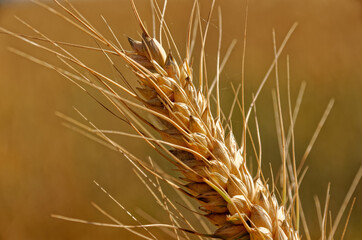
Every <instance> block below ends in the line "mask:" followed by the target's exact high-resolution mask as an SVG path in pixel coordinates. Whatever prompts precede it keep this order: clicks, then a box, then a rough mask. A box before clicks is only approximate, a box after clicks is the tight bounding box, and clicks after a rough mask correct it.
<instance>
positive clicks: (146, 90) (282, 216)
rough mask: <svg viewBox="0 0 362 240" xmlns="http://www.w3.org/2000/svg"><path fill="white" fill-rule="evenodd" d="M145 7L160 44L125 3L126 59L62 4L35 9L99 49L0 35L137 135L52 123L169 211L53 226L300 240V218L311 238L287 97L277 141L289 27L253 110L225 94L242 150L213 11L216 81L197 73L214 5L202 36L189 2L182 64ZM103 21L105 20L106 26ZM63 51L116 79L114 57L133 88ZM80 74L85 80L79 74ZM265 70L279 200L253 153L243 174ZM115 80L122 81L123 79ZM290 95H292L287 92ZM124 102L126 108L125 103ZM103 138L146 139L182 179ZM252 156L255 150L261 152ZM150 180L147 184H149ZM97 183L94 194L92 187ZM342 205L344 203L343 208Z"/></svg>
mask: <svg viewBox="0 0 362 240" xmlns="http://www.w3.org/2000/svg"><path fill="white" fill-rule="evenodd" d="M36 2H37V1H36ZM152 2H153V6H154V9H153V10H154V13H155V18H156V17H157V19H159V21H160V37H159V39H160V38H161V36H164V41H163V44H161V43H160V41H158V40H157V39H156V38H155V35H154V34H153V35H151V33H150V32H149V31H148V29H146V27H145V26H144V24H143V22H142V20H141V18H140V16H139V14H138V12H137V10H136V7H135V4H134V2H133V1H131V3H132V7H133V10H134V12H135V15H136V18H137V21H138V23H139V25H140V28H141V34H140V36H138V37H135V38H131V37H129V38H128V42H129V44H130V47H129V48H128V49H129V50H124V48H123V47H122V46H121V45H120V44H119V42H118V40H117V38H116V37H115V40H116V42H117V44H114V43H113V42H112V41H111V40H109V39H106V38H105V37H104V36H103V35H102V34H101V33H100V32H99V31H97V30H96V29H95V28H94V27H93V26H92V25H91V24H90V23H89V22H88V21H87V20H86V19H85V18H84V17H83V16H82V15H81V14H80V13H79V12H78V11H77V10H76V9H75V8H74V7H73V6H72V5H71V4H70V3H69V2H68V1H66V3H67V5H62V4H61V3H59V2H58V1H55V3H56V4H57V5H58V6H59V7H60V8H61V9H62V10H64V11H65V12H66V13H67V14H68V15H66V14H62V13H60V12H58V11H57V10H55V9H53V8H51V7H48V6H46V5H44V4H43V3H39V2H37V3H38V4H39V5H41V6H43V7H45V8H46V9H47V10H49V11H50V12H52V13H54V14H56V15H58V16H60V17H61V18H63V19H64V20H66V21H67V22H69V23H70V24H72V25H74V26H76V27H77V28H78V29H79V30H80V31H82V32H84V33H86V34H88V35H89V36H91V37H92V38H93V39H94V40H96V42H97V44H99V47H98V48H92V47H88V46H79V45H76V44H70V43H62V42H57V41H53V40H52V39H50V38H48V37H47V36H46V35H45V34H43V33H41V32H39V31H38V30H36V28H34V27H32V26H30V25H29V24H27V23H26V22H25V21H22V20H21V21H22V23H24V24H25V25H26V26H28V27H29V28H30V29H31V30H33V31H34V33H36V34H37V35H38V36H36V37H30V36H24V35H19V34H15V33H12V32H10V31H8V30H6V29H3V28H0V29H1V30H2V31H4V32H6V33H7V34H10V35H12V36H14V37H17V38H20V39H22V40H24V41H27V42H28V43H30V44H33V45H34V46H36V47H39V48H41V49H43V50H45V51H48V52H50V53H52V54H54V55H55V56H56V57H57V58H59V59H60V60H61V61H62V62H63V63H64V64H65V65H66V66H67V67H68V68H69V69H70V70H69V71H67V70H64V69H62V68H60V67H55V66H53V65H51V64H49V63H47V62H44V61H41V60H39V59H36V58H34V57H31V56H28V55H26V54H24V53H21V52H19V51H16V50H13V51H14V52H15V53H17V54H20V55H22V56H24V57H27V58H29V59H30V60H32V61H34V62H37V63H39V64H41V65H44V66H46V67H48V68H51V69H54V70H55V71H57V72H58V73H60V74H61V75H62V76H64V77H65V78H67V79H69V80H70V81H72V82H74V83H76V84H77V86H79V87H81V89H82V90H84V91H86V92H87V93H88V94H89V95H90V96H91V97H92V98H94V99H95V100H96V101H97V102H98V103H99V104H101V105H102V107H104V108H105V109H106V110H107V111H109V112H111V113H112V114H113V116H115V117H117V118H119V119H120V120H121V121H122V122H123V123H126V124H127V125H128V126H129V127H130V128H131V129H132V130H134V131H135V133H136V134H130V133H123V132H116V131H109V130H103V129H99V128H98V127H97V126H95V125H94V124H93V123H92V122H91V121H90V120H88V119H87V118H86V117H85V116H83V115H82V114H81V113H80V112H79V111H78V110H77V111H78V112H79V114H80V115H81V116H82V117H83V118H84V120H85V121H86V122H87V123H88V125H84V124H81V123H79V122H77V121H74V120H73V119H71V118H69V117H67V116H65V115H62V114H58V116H60V117H61V118H63V119H64V120H65V121H66V122H67V126H70V127H71V128H74V129H75V130H77V131H79V132H81V133H82V134H85V135H86V136H89V137H91V138H92V139H94V140H96V141H98V142H99V143H101V144H104V145H106V146H108V147H110V148H111V149H113V150H116V151H119V152H120V153H121V154H123V155H124V156H125V157H126V158H127V159H128V160H129V161H130V162H131V163H132V164H133V166H134V169H135V172H136V174H137V176H138V177H139V178H140V179H141V181H142V182H143V183H144V184H145V186H147V189H148V190H149V191H150V192H151V193H152V196H154V198H155V200H156V202H157V203H158V204H159V205H160V207H161V209H163V210H164V211H165V212H167V214H168V217H169V219H170V222H171V225H167V224H156V223H155V224H149V225H144V224H140V221H139V220H138V219H137V218H136V217H135V216H134V215H133V214H131V213H130V212H128V211H126V212H127V214H128V215H129V216H130V217H131V218H132V219H133V220H134V221H135V222H136V223H137V226H131V225H123V224H122V223H121V222H120V221H118V220H116V219H115V218H114V217H112V216H111V215H110V214H108V213H106V212H105V211H104V210H102V209H101V208H100V207H99V206H98V205H96V204H93V206H94V207H95V208H96V209H97V210H99V211H100V212H101V213H102V214H104V215H105V216H106V217H108V218H109V219H110V220H112V221H113V222H114V224H102V223H96V222H89V221H84V220H79V219H74V218H66V217H61V216H58V215H55V217H58V218H62V219H65V220H69V221H76V222H81V223H88V224H95V225H101V226H108V227H118V228H125V229H127V230H128V231H131V232H132V233H134V234H135V235H137V236H138V237H141V238H143V239H156V236H155V235H154V234H153V233H151V232H150V231H149V228H153V227H158V228H161V229H163V230H164V231H165V232H166V233H167V234H169V235H170V236H175V238H176V239H184V238H186V239H189V236H188V235H187V234H186V233H192V234H194V235H196V236H197V237H199V238H203V237H213V238H220V239H230V240H232V239H241V240H247V239H252V240H259V239H260V240H262V239H264V240H269V239H277V240H284V239H292V240H294V239H301V236H300V233H299V218H300V217H299V216H301V220H302V223H303V227H304V229H306V230H305V232H306V238H307V239H310V236H309V234H308V228H307V227H306V225H307V224H306V222H307V221H306V220H305V217H304V215H303V211H302V210H299V208H301V204H300V202H299V195H298V194H299V193H298V186H299V184H300V181H301V179H302V178H303V176H304V173H305V172H301V171H300V168H297V166H296V163H295V157H294V141H293V138H294V132H293V128H294V122H295V117H296V115H297V111H294V112H293V113H292V107H291V103H290V102H291V101H290V95H288V100H289V114H290V120H291V124H290V125H291V128H290V131H289V133H288V135H287V137H285V135H286V134H285V133H284V125H283V117H282V114H281V103H280V93H279V81H278V58H279V56H280V54H281V51H282V49H283V48H284V46H285V44H286V42H287V40H288V39H289V37H290V35H291V33H292V32H293V30H294V29H295V25H293V26H292V28H291V30H290V31H289V32H288V34H287V35H286V37H285V39H284V41H283V42H282V44H281V47H280V48H279V49H278V50H277V48H276V46H277V44H276V42H275V37H274V47H275V48H274V54H275V59H274V61H273V63H272V64H271V66H270V68H269V69H268V71H267V73H266V75H265V77H264V79H263V81H262V82H261V84H260V87H259V89H258V90H257V92H256V93H255V95H254V96H253V99H252V103H251V106H250V107H249V109H248V111H245V106H244V99H242V102H241V103H240V102H239V100H238V99H237V95H238V92H239V90H240V87H238V88H237V90H235V89H234V88H233V91H234V93H235V95H236V97H235V100H234V102H233V106H234V105H235V104H237V105H238V106H239V107H240V110H241V112H242V115H243V120H244V121H243V140H242V144H241V146H239V145H238V143H237V141H236V140H235V137H234V134H233V132H232V130H231V127H230V126H227V127H225V126H224V125H223V124H222V115H223V111H222V107H221V106H220V95H219V81H220V79H219V78H220V71H221V70H222V67H223V65H224V62H222V63H221V64H220V48H221V29H222V28H221V14H220V11H219V23H220V24H219V30H220V39H219V45H218V49H219V51H218V56H217V76H216V77H215V81H213V82H212V83H210V84H209V83H208V81H207V72H205V71H206V67H205V66H206V62H205V52H204V47H205V42H206V38H207V32H208V27H209V23H210V16H211V13H212V9H213V7H214V1H213V2H212V4H211V10H210V13H209V15H208V18H207V20H206V26H205V30H203V27H202V21H201V17H200V10H199V5H198V2H197V1H195V2H194V5H193V8H192V10H191V14H190V15H191V17H190V20H189V31H188V37H187V43H186V46H187V47H186V53H185V57H184V58H183V57H181V54H180V53H179V51H178V49H177V47H176V44H175V41H174V40H173V38H172V35H171V33H170V29H169V28H168V26H167V23H166V22H164V11H165V9H166V8H165V6H166V3H165V5H164V7H163V8H162V9H161V8H160V7H159V6H158V4H157V2H156V1H152ZM103 20H104V21H105V19H103ZM105 23H106V21H105ZM192 26H198V28H195V29H196V30H199V31H200V38H201V49H200V56H201V57H200V61H199V72H198V73H199V74H195V73H194V71H193V68H192V65H191V59H193V58H192V52H193V46H194V40H193V38H192V37H191V36H192V35H194V34H193V32H194V33H195V32H196V31H195V30H192ZM107 27H108V29H109V30H110V32H111V33H112V35H113V36H115V34H114V33H113V31H112V29H111V28H110V27H109V26H108V25H107ZM35 40H41V41H46V42H48V43H51V44H52V46H53V47H54V49H53V48H49V47H46V46H43V45H40V44H38V43H36V42H35ZM165 43H167V46H168V47H167V48H165V46H166V44H165ZM64 45H67V46H74V47H81V48H84V49H88V50H96V51H100V52H102V53H103V54H104V55H105V57H106V58H107V60H109V62H110V63H111V65H112V67H114V68H115V69H116V70H117V72H118V69H117V67H116V65H115V64H114V62H113V60H112V59H111V58H110V57H109V55H110V54H112V55H115V56H118V57H119V58H121V59H123V60H124V61H125V63H126V64H127V65H128V66H129V68H130V69H131V70H132V71H133V73H134V75H135V77H136V78H137V80H138V83H139V85H138V86H137V87H133V86H131V85H130V84H129V82H128V81H127V79H124V78H123V81H124V85H121V84H120V83H118V82H116V81H115V80H114V79H112V78H110V77H108V76H106V75H104V74H102V73H100V72H98V71H96V70H95V69H93V68H90V67H88V66H87V65H86V64H85V63H84V62H83V61H81V60H80V59H78V58H76V57H75V56H74V55H72V54H71V53H70V52H69V51H67V50H66V49H65V48H64V47H63V46H64ZM244 48H245V43H244ZM171 49H172V51H171ZM243 59H244V57H243ZM288 67H289V65H288ZM84 70H85V71H87V72H88V73H89V74H88V75H86V74H83V72H82V71H84ZM272 70H275V73H276V85H277V91H276V93H275V94H274V96H275V113H276V119H277V121H276V122H277V129H278V132H279V140H280V143H281V144H280V145H281V153H282V154H281V155H282V167H281V171H280V172H281V174H280V175H279V176H280V177H279V178H280V179H281V182H282V186H283V187H282V193H281V197H279V195H278V193H277V190H276V188H275V187H274V179H273V178H272V181H271V182H272V183H271V187H269V186H268V184H267V182H266V181H265V180H264V177H263V173H262V171H261V164H262V163H261V159H260V156H261V154H260V153H259V154H257V153H255V157H256V159H257V163H258V169H257V174H256V176H253V175H252V173H251V171H249V169H248V167H247V166H249V164H248V162H247V161H246V155H247V154H246V149H247V148H246V143H247V134H249V135H250V142H251V145H253V148H254V151H255V152H257V151H256V147H255V144H254V141H253V138H252V137H251V134H250V129H249V125H248V121H249V119H250V116H252V115H251V114H252V113H253V111H254V113H255V122H256V123H257V122H258V121H257V117H256V106H255V103H256V99H257V98H258V96H259V94H260V92H261V89H262V88H263V86H264V84H265V82H266V80H267V79H268V77H269V75H270V74H271V72H272ZM288 70H289V68H288ZM121 76H122V77H123V75H121ZM288 77H289V71H288ZM288 84H289V82H288ZM209 85H210V88H209ZM84 86H86V87H91V88H94V89H96V90H99V91H100V92H101V93H102V94H103V96H104V97H105V99H106V100H107V101H109V102H110V103H111V104H112V107H113V108H112V109H110V107H107V106H106V105H104V104H102V102H101V101H100V100H99V99H98V98H96V97H94V96H93V95H92V94H91V93H90V92H88V91H87V88H86V87H84ZM214 86H215V87H216V93H217V94H216V96H215V97H214V98H215V102H216V111H215V112H216V113H213V112H212V111H211V109H213V107H212V104H211V102H210V101H211V100H210V99H213V95H212V93H211V90H212V88H213V87H214ZM241 89H242V93H243V91H244V90H243V89H244V87H243V82H242V84H241ZM288 89H289V85H288ZM301 89H302V91H301V92H303V90H304V87H302V88H301ZM119 92H123V93H125V94H126V95H127V97H124V96H123V95H121V94H119ZM288 92H289V93H290V89H289V90H288ZM130 98H132V99H133V100H130ZM299 100H301V97H298V101H299ZM299 104H300V102H299V103H298V102H297V104H296V105H297V106H296V107H295V109H298V108H299V106H298V105H299ZM332 105H333V102H331V103H330V104H329V105H328V107H327V110H326V112H325V114H324V115H323V117H322V120H321V123H320V124H319V125H318V128H317V130H316V134H315V135H314V136H313V137H312V140H311V143H310V145H309V146H308V148H307V150H306V153H305V154H304V156H303V159H302V164H303V163H304V160H305V158H306V157H307V156H308V154H309V151H310V148H311V146H312V145H313V143H314V141H315V139H316V136H317V135H318V133H319V131H320V129H321V126H322V125H323V123H324V121H325V118H326V117H327V115H328V113H329V111H330V109H331V107H332ZM232 108H233V107H232ZM145 115H150V116H151V117H145ZM227 120H230V117H228V118H227ZM150 129H151V130H152V131H151V130H150ZM226 129H229V130H226ZM257 129H258V125H257ZM155 131H156V132H157V134H158V135H157V136H155V134H154V132H155ZM89 133H92V134H95V136H94V135H92V136H90V135H89ZM111 134H120V135H124V136H128V137H133V138H141V139H143V140H145V141H146V142H147V143H148V145H149V146H151V147H152V148H153V149H155V150H156V151H157V152H158V153H160V154H161V155H162V156H163V157H164V158H165V159H167V160H168V161H170V162H172V163H173V164H174V165H175V166H176V167H177V168H178V172H180V173H181V176H180V178H181V180H179V179H175V178H173V177H171V176H169V175H168V174H167V173H164V172H163V171H161V170H160V169H159V168H158V167H156V165H155V163H154V162H153V160H150V161H141V160H140V159H138V158H137V157H136V156H134V155H133V154H132V153H130V152H128V150H127V149H125V148H124V147H122V146H121V145H120V144H118V143H116V142H115V141H113V140H112V139H111V138H110V137H109V135H111ZM257 135H258V138H259V132H257ZM158 136H159V137H158ZM258 142H259V145H260V139H258ZM290 142H292V143H290ZM290 144H291V145H292V148H293V150H292V154H291V155H292V156H289V154H288V153H289V150H288V149H289V147H288V146H289V145H290ZM259 148H260V149H261V147H260V146H259ZM260 151H261V150H260ZM250 155H251V154H250ZM302 164H301V165H302ZM287 166H288V168H287ZM361 175H362V170H361V169H360V170H359V172H358V174H357V176H356V178H355V181H354V182H353V184H352V186H351V190H350V192H353V190H354V189H355V188H356V185H357V183H358V181H359V179H360V178H361ZM150 176H152V177H150ZM153 177H155V179H154V178H153ZM299 179H300V180H299ZM160 180H162V181H165V182H166V183H168V184H169V185H170V186H172V187H173V188H174V189H176V191H177V192H179V193H182V194H185V195H181V196H180V198H181V199H185V197H189V198H193V199H196V200H197V202H198V208H199V210H200V211H199V213H198V214H196V216H197V217H199V215H203V217H204V219H205V221H209V222H210V223H212V224H213V225H214V226H215V229H216V230H213V231H212V230H209V229H208V228H207V226H206V225H205V224H204V229H205V231H207V232H202V233H201V232H200V231H199V230H196V229H194V226H193V225H192V224H191V221H189V220H187V219H186V218H185V217H184V216H183V214H182V213H181V211H180V210H179V209H178V207H177V206H176V205H175V204H174V203H172V202H171V201H170V199H169V198H167V197H166V196H165V194H164V192H163V190H162V188H161V185H160V183H159V181H160ZM96 184H97V186H99V187H100V185H99V184H98V183H96ZM100 188H101V190H102V191H103V192H104V193H106V194H107V195H108V196H109V197H110V198H111V199H112V200H113V201H115V202H116V203H117V204H118V205H119V206H120V207H121V208H123V209H124V207H123V206H122V205H121V204H120V203H118V202H117V201H116V200H115V199H114V198H112V197H111V195H110V194H109V193H108V192H107V191H106V190H105V189H104V188H102V187H100ZM350 192H349V193H348V194H347V196H346V201H345V202H347V203H348V201H349V199H350V198H351V194H350ZM278 199H280V200H278ZM327 199H329V191H328V193H327ZM185 202H186V205H187V207H188V208H190V209H192V206H191V205H190V204H189V202H188V200H185ZM317 202H318V201H317ZM347 203H345V204H343V206H344V208H345V206H346V205H347ZM319 205H320V204H319ZM344 208H343V207H342V208H341V211H340V212H339V214H338V216H337V219H336V223H337V225H338V222H339V220H340V213H341V212H342V213H343V211H344ZM320 209H321V208H319V210H318V212H320V213H319V216H320V219H321V220H320V221H321V224H320V225H321V229H322V239H327V236H328V237H329V239H331V238H332V237H333V235H334V233H335V230H336V229H335V228H336V227H335V226H336V224H334V225H333V227H332V230H331V231H330V233H329V234H328V233H327V230H326V226H327V222H328V218H327V216H328V211H327V209H328V201H327V203H326V207H325V208H324V213H323V214H322V213H321V210H320ZM201 222H202V221H201ZM186 228H187V229H186ZM138 229H140V231H138ZM136 230H137V231H136ZM141 231H142V233H141Z"/></svg>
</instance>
